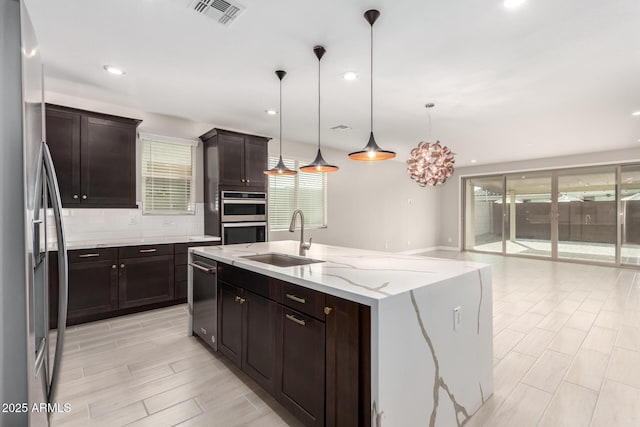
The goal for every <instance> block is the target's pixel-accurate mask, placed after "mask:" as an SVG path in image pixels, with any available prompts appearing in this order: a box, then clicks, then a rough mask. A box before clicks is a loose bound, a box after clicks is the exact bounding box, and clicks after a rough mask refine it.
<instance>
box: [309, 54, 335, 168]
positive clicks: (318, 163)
mask: <svg viewBox="0 0 640 427" xmlns="http://www.w3.org/2000/svg"><path fill="white" fill-rule="evenodd" d="M325 52H326V49H325V48H324V47H322V46H315V47H314V48H313V53H315V54H316V57H317V58H318V154H316V158H315V160H314V161H313V162H311V163H309V164H308V165H306V166H302V167H300V171H301V172H336V171H338V169H340V168H339V167H338V166H334V165H331V164H329V163H327V161H326V160H325V159H324V158H323V157H322V151H320V61H321V59H322V57H323V56H324V54H325Z"/></svg>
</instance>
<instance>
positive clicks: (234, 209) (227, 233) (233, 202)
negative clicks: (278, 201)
mask: <svg viewBox="0 0 640 427" xmlns="http://www.w3.org/2000/svg"><path fill="white" fill-rule="evenodd" d="M220 199H221V209H220V210H221V216H220V223H221V229H222V230H221V231H222V244H223V245H233V244H235V243H255V242H266V241H267V193H260V192H246V191H222V192H221V197H220Z"/></svg>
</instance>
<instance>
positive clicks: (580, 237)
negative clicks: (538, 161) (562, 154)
mask: <svg viewBox="0 0 640 427" xmlns="http://www.w3.org/2000/svg"><path fill="white" fill-rule="evenodd" d="M618 179H619V183H620V184H619V185H617V183H618V181H617V180H618ZM618 190H619V194H618V193H617V191H618ZM464 197H465V198H464V202H465V207H464V226H465V239H464V242H465V249H467V250H475V251H481V252H493V253H502V254H507V255H522V256H531V257H543V258H550V259H560V260H579V261H587V262H598V263H611V264H613V263H621V264H628V265H640V165H629V166H599V167H588V168H574V169H565V170H557V171H545V172H526V173H518V174H508V175H497V176H490V177H475V178H468V179H465V196H464ZM618 212H620V215H618Z"/></svg>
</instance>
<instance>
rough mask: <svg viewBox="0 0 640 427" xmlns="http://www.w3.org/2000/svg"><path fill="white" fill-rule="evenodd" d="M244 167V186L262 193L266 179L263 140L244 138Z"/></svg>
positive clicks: (264, 143) (264, 144)
mask: <svg viewBox="0 0 640 427" xmlns="http://www.w3.org/2000/svg"><path fill="white" fill-rule="evenodd" d="M244 165H245V175H246V179H247V180H246V186H247V187H256V189H258V188H259V189H260V190H262V191H264V188H265V185H266V183H267V178H266V176H267V175H265V174H264V171H265V170H266V169H267V143H266V141H265V140H264V139H257V138H245V143H244Z"/></svg>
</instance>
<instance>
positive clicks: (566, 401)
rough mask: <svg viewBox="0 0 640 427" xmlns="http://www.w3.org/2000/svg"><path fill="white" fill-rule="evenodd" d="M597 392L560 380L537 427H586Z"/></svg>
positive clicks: (589, 420)
mask: <svg viewBox="0 0 640 427" xmlns="http://www.w3.org/2000/svg"><path fill="white" fill-rule="evenodd" d="M597 398H598V393H597V392H595V391H592V390H588V389H586V388H583V387H580V386H578V385H575V384H571V383H568V382H564V381H563V382H562V383H561V384H560V386H559V387H558V391H557V392H556V394H555V396H554V397H553V399H552V400H551V403H550V404H549V407H548V408H547V412H546V413H545V414H544V416H543V418H542V420H541V421H540V424H538V427H588V426H589V423H590V422H591V416H592V414H593V409H594V407H595V405H596V400H597Z"/></svg>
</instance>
